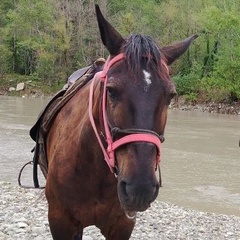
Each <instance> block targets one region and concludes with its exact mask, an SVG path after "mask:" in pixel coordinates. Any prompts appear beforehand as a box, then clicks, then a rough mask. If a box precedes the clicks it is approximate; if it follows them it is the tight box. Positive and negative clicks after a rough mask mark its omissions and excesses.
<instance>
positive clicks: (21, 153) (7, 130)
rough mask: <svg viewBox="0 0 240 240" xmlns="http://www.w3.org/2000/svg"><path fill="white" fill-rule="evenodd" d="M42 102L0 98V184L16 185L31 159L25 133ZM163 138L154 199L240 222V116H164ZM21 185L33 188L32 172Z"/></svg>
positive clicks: (171, 112) (30, 144) (28, 171)
mask: <svg viewBox="0 0 240 240" xmlns="http://www.w3.org/2000/svg"><path fill="white" fill-rule="evenodd" d="M47 101H48V100H47V99H29V98H19V97H6V96H0V181H7V182H11V183H13V184H14V185H17V177H18V173H19V170H20V168H21V167H22V166H23V164H24V163H26V162H28V161H30V160H31V159H32V153H31V152H30V150H31V149H32V148H33V146H34V142H33V141H32V140H31V138H30V137H29V135H28V132H29V129H30V127H31V126H32V125H33V123H34V122H35V120H36V118H37V116H38V114H39V112H40V111H41V109H42V108H43V107H44V106H45V104H46V103H47ZM165 137H166V141H165V142H164V144H163V145H162V157H161V158H162V162H161V168H162V177H163V187H162V188H161V189H160V193H159V196H158V199H159V200H162V201H167V202H171V203H174V204H177V205H179V206H182V207H185V208H189V209H195V210H200V211H205V212H214V213H222V214H230V215H231V214H233V215H237V216H240V148H239V146H238V141H239V137H240V116H233V115H223V114H208V113H202V112H191V111H188V112H184V111H178V110H169V116H168V123H167V127H166V133H165ZM23 183H25V184H28V185H31V184H32V169H31V166H29V167H28V168H27V169H26V171H25V172H24V178H23ZM42 184H44V180H42Z"/></svg>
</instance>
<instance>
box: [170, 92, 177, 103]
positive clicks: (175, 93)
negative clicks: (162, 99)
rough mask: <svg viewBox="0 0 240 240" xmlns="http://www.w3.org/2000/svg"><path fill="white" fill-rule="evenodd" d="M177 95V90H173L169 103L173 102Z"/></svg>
mask: <svg viewBox="0 0 240 240" xmlns="http://www.w3.org/2000/svg"><path fill="white" fill-rule="evenodd" d="M176 96H177V92H176V91H172V92H170V93H169V104H170V103H171V101H172V100H173V98H174V97H176ZM175 100H176V99H175Z"/></svg>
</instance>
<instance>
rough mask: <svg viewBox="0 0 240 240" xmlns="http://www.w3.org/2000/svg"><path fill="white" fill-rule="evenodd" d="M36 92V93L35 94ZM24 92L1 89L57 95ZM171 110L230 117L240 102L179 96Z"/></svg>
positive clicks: (37, 93)
mask: <svg viewBox="0 0 240 240" xmlns="http://www.w3.org/2000/svg"><path fill="white" fill-rule="evenodd" d="M33 92H34V93H33ZM33 92H32V91H31V90H30V89H29V90H24V91H21V92H18V94H15V95H11V94H9V92H8V91H7V90H6V89H5V90H3V89H1V87H0V96H8V97H22V98H49V99H51V98H52V97H53V96H54V95H55V94H44V93H43V92H42V91H41V90H39V89H38V90H34V91H33ZM169 109H174V110H181V111H201V112H208V113H219V114H229V115H240V101H238V102H231V103H230V102H201V101H198V102H187V101H185V99H184V96H179V97H178V98H177V99H175V100H174V101H173V102H172V103H171V104H170V106H169Z"/></svg>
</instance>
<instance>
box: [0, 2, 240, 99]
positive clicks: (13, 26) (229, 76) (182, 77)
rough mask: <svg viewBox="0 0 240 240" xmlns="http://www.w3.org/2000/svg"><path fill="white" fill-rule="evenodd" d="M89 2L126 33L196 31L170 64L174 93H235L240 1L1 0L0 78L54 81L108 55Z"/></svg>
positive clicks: (163, 41) (180, 35)
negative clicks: (11, 75)
mask: <svg viewBox="0 0 240 240" xmlns="http://www.w3.org/2000/svg"><path fill="white" fill-rule="evenodd" d="M94 2H96V3H98V4H99V5H100V7H101V9H102V11H103V13H104V15H106V16H107V18H108V20H109V21H110V22H111V23H113V25H114V27H116V29H117V30H118V31H119V32H120V33H121V34H122V35H123V36H127V35H129V34H132V33H141V34H146V35H150V36H152V37H153V38H154V39H155V40H156V41H157V42H159V44H160V45H167V44H170V43H172V42H174V41H178V40H182V39H185V38H186V37H188V36H190V35H192V34H195V33H199V34H200V37H199V38H198V39H197V40H196V41H195V42H194V44H193V45H191V47H190V49H189V50H188V51H187V53H186V54H185V55H184V56H183V57H181V58H180V59H179V60H178V61H177V62H176V63H174V65H173V66H172V72H173V73H174V75H176V76H175V77H174V81H175V84H176V86H177V91H178V93H179V94H181V95H185V96H186V98H187V99H188V100H190V101H196V100H197V98H201V99H204V100H206V101H207V100H216V99H217V100H218V101H220V100H223V99H230V100H238V99H240V60H239V59H240V34H239V26H240V15H239V11H240V1H239V0H201V1H199V0H108V1H107V0H95V1H79V0H71V1H67V0H17V1H13V0H11V1H10V0H1V1H0V15H1V18H0V52H1V55H0V78H1V76H2V77H3V76H4V75H6V74H18V75H19V76H20V78H21V75H22V76H23V77H25V78H30V79H31V80H33V82H39V83H41V84H45V85H46V84H47V85H51V86H55V85H56V84H58V83H59V82H61V81H65V79H66V78H67V76H69V75H70V74H71V73H72V71H73V70H75V69H76V68H79V67H84V66H86V65H87V64H89V63H91V62H92V61H93V60H95V59H96V58H98V57H102V56H105V57H106V54H107V53H106V51H105V49H104V47H103V45H101V44H100V42H101V41H100V35H99V31H98V28H97V23H96V17H95V12H94ZM41 84H40V85H41Z"/></svg>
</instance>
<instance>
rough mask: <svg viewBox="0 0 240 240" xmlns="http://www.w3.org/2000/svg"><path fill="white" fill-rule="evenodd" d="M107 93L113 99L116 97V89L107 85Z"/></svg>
mask: <svg viewBox="0 0 240 240" xmlns="http://www.w3.org/2000/svg"><path fill="white" fill-rule="evenodd" d="M107 93H108V96H109V97H110V98H113V99H115V98H116V97H117V91H116V90H114V89H113V88H110V87H108V88H107Z"/></svg>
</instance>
